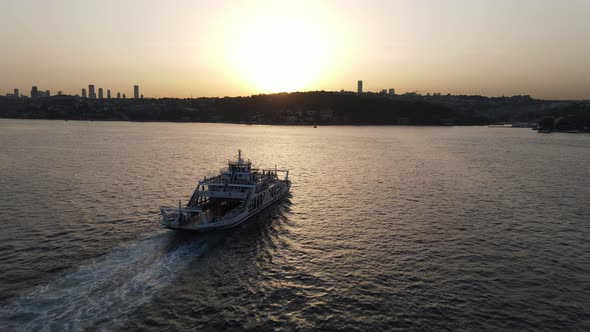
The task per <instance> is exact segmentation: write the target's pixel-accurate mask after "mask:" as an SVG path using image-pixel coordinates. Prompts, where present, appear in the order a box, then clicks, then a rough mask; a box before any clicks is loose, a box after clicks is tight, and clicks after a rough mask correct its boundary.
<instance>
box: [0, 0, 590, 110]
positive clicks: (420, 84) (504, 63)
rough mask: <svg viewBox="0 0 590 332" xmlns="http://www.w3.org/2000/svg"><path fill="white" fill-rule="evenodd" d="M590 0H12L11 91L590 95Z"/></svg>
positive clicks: (7, 51)
mask: <svg viewBox="0 0 590 332" xmlns="http://www.w3.org/2000/svg"><path fill="white" fill-rule="evenodd" d="M588 14H590V1H585V0H572V1H568V2H560V1H550V0H540V1H532V0H523V1H518V2H512V1H507V0H502V1H483V0H475V1H466V0H448V1H436V2H434V1H413V2H403V1H385V0H383V1H367V2H358V1H322V2H319V3H315V2H312V1H303V2H301V1H297V2H276V1H272V2H271V1H216V2H212V1H211V2H210V1H201V2H195V1H168V2H166V3H164V2H155V1H154V2H152V1H144V2H141V1H110V0H109V1H100V2H99V1H84V2H79V1H70V0H55V1H48V2H36V1H32V0H21V1H12V0H9V1H7V3H5V4H4V6H3V10H2V12H0V26H1V27H2V28H1V29H0V42H1V43H2V48H0V59H1V60H2V61H0V77H2V80H0V92H1V93H2V95H4V94H5V93H10V92H12V90H13V89H14V88H18V89H19V90H20V93H22V94H26V95H28V94H29V92H30V89H31V86H32V85H36V86H38V87H39V88H40V89H43V90H46V89H48V90H51V91H52V93H53V94H55V93H56V92H57V91H58V90H62V91H63V92H64V93H65V94H80V90H81V88H87V87H88V84H94V85H95V87H96V89H98V88H99V87H102V88H103V89H104V90H105V94H106V89H110V90H111V93H112V94H113V95H115V94H116V93H117V91H120V92H121V93H126V94H127V96H128V97H130V96H131V95H132V92H133V85H134V84H138V85H139V86H140V89H141V90H140V91H141V93H142V94H144V95H146V96H149V97H180V98H185V97H190V96H191V95H192V96H193V97H200V96H204V97H208V96H240V95H252V94H258V93H273V92H282V91H287V92H291V91H310V90H328V91H338V90H341V89H344V90H355V89H356V82H357V80H363V82H364V90H366V91H378V90H380V89H388V88H395V89H396V92H398V93H404V92H409V91H418V92H419V93H422V94H426V93H434V92H440V93H443V94H446V93H451V94H478V95H486V96H501V95H507V96H510V95H531V96H533V97H534V98H540V99H590V65H588V60H587V59H590V44H589V43H588V42H587V41H586V39H587V37H588V36H589V35H590V22H589V21H588V20H587V17H588Z"/></svg>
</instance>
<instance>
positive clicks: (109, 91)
mask: <svg viewBox="0 0 590 332" xmlns="http://www.w3.org/2000/svg"><path fill="white" fill-rule="evenodd" d="M107 99H111V90H110V89H107Z"/></svg>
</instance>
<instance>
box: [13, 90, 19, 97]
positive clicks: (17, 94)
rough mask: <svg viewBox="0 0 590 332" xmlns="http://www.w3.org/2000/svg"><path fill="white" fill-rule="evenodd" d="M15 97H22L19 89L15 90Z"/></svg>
mask: <svg viewBox="0 0 590 332" xmlns="http://www.w3.org/2000/svg"><path fill="white" fill-rule="evenodd" d="M14 96H15V97H20V93H19V92H18V89H14Z"/></svg>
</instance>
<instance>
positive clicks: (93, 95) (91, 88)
mask: <svg viewBox="0 0 590 332" xmlns="http://www.w3.org/2000/svg"><path fill="white" fill-rule="evenodd" d="M88 98H90V99H96V93H95V92H94V85H93V84H90V85H88Z"/></svg>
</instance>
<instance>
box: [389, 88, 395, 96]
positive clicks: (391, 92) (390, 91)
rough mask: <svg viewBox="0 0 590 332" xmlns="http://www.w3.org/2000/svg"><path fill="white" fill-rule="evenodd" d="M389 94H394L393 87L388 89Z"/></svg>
mask: <svg viewBox="0 0 590 332" xmlns="http://www.w3.org/2000/svg"><path fill="white" fill-rule="evenodd" d="M389 95H390V96H395V89H394V88H390V89H389Z"/></svg>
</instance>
